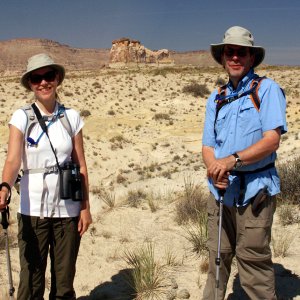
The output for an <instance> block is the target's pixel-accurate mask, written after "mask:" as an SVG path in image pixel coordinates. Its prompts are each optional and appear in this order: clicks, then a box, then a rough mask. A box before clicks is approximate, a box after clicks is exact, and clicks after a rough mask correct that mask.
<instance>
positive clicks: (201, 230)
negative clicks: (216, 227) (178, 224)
mask: <svg viewBox="0 0 300 300" xmlns="http://www.w3.org/2000/svg"><path fill="white" fill-rule="evenodd" d="M197 216H198V217H197V222H196V223H189V224H187V225H185V233H186V234H185V238H186V239H187V240H188V241H189V242H190V243H191V244H192V251H193V252H195V253H197V254H198V255H204V256H207V255H208V248H207V245H206V244H207V238H208V233H207V214H206V211H201V212H198V213H197Z"/></svg>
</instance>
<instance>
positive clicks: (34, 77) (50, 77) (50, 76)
mask: <svg viewBox="0 0 300 300" xmlns="http://www.w3.org/2000/svg"><path fill="white" fill-rule="evenodd" d="M55 78H56V72H55V71H48V72H46V73H44V74H31V75H30V77H29V80H30V82H31V83H32V84H40V83H41V82H42V81H43V80H45V81H47V82H52V81H54V80H55Z"/></svg>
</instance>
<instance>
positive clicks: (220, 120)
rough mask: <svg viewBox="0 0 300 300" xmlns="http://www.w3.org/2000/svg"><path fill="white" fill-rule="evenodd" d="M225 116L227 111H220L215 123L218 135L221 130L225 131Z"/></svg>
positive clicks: (223, 109)
mask: <svg viewBox="0 0 300 300" xmlns="http://www.w3.org/2000/svg"><path fill="white" fill-rule="evenodd" d="M226 116H227V109H225V108H222V109H220V110H219V113H218V116H217V119H216V122H215V129H216V132H217V133H218V134H220V133H221V132H222V130H224V129H225V121H226Z"/></svg>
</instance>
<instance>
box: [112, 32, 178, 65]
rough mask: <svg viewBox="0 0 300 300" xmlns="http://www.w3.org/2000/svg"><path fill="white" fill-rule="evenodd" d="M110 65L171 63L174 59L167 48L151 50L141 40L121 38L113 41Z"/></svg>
mask: <svg viewBox="0 0 300 300" xmlns="http://www.w3.org/2000/svg"><path fill="white" fill-rule="evenodd" d="M109 62H110V65H113V64H120V63H121V64H132V63H141V64H153V63H156V64H157V63H163V64H171V63H173V60H172V59H171V57H170V52H169V50H167V49H161V50H157V51H153V50H150V49H148V48H146V47H145V46H144V45H142V44H141V42H140V41H138V40H134V39H130V38H126V37H123V38H120V39H117V40H113V41H112V47H111V49H110V59H109Z"/></svg>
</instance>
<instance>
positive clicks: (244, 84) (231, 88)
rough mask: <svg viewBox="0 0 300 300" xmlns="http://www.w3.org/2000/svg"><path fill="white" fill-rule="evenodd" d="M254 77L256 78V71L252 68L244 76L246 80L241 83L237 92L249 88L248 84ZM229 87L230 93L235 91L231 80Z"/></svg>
mask: <svg viewBox="0 0 300 300" xmlns="http://www.w3.org/2000/svg"><path fill="white" fill-rule="evenodd" d="M253 77H255V74H254V69H253V68H251V69H250V70H249V72H248V73H247V74H246V75H245V76H244V78H243V79H242V80H241V81H240V82H239V84H238V86H237V88H236V90H235V91H236V92H239V91H240V90H241V89H245V88H246V87H247V85H248V83H249V82H250V81H251V80H252V79H253ZM227 86H228V88H229V90H230V91H234V88H233V85H232V83H231V81H230V80H229V82H228V85H227Z"/></svg>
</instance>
